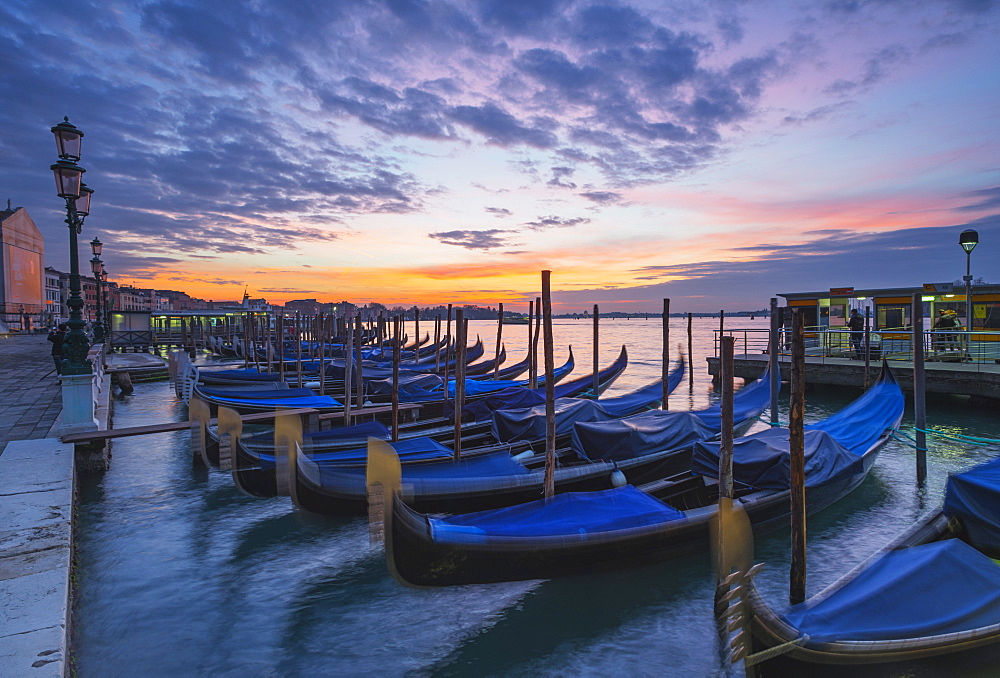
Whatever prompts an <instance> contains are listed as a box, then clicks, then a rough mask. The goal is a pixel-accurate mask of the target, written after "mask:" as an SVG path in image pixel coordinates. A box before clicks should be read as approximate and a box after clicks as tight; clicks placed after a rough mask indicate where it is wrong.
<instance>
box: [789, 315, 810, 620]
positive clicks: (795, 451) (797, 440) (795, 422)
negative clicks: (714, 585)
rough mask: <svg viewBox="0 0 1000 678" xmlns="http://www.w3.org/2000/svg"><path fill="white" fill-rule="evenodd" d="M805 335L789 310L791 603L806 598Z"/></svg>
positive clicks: (797, 317) (796, 318) (799, 323)
mask: <svg viewBox="0 0 1000 678" xmlns="http://www.w3.org/2000/svg"><path fill="white" fill-rule="evenodd" d="M805 368H806V350H805V335H804V332H803V327H802V311H801V310H800V309H795V310H794V311H793V312H792V369H791V403H790V404H789V407H788V429H789V431H788V453H789V464H788V465H789V476H790V481H791V504H792V506H791V527H792V565H791V570H790V572H789V575H790V576H789V586H788V599H789V602H791V604H792V605H795V604H797V603H801V602H802V601H803V600H805V599H806V471H805V431H804V426H803V424H804V418H805V405H806V394H805V382H806V378H805V371H806V370H805Z"/></svg>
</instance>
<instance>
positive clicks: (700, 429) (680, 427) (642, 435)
mask: <svg viewBox="0 0 1000 678" xmlns="http://www.w3.org/2000/svg"><path fill="white" fill-rule="evenodd" d="M769 399H770V389H769V387H768V383H767V373H766V372H765V376H764V377H761V378H760V379H758V380H756V381H754V382H752V383H750V384H747V385H746V386H745V387H744V388H741V389H740V390H739V391H737V392H736V394H735V396H734V397H733V420H734V421H735V422H736V423H739V422H741V421H743V420H745V419H748V418H750V417H755V416H757V415H759V414H760V412H761V411H762V410H763V409H764V407H765V406H766V405H767V403H768V401H769ZM721 428H722V413H721V408H720V406H719V405H714V406H712V407H709V408H707V409H704V410H698V411H696V412H669V411H666V412H665V411H663V410H653V411H650V412H643V413H642V414H636V415H633V416H631V417H628V418H625V419H619V420H611V421H594V422H580V423H578V424H577V425H576V426H575V427H574V429H573V443H572V446H573V451H574V452H576V454H577V456H579V457H580V458H582V459H592V460H597V459H602V460H604V461H621V460H623V459H634V458H636V457H642V456H645V455H647V454H652V453H654V452H660V451H663V450H671V449H680V448H682V447H689V446H691V445H693V444H694V443H695V442H697V441H699V440H708V439H709V438H711V437H712V436H714V435H718V434H719V431H720V430H721Z"/></svg>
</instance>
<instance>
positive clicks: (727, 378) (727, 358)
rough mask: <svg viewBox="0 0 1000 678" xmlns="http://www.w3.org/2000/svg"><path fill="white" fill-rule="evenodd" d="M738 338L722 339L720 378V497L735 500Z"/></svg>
mask: <svg viewBox="0 0 1000 678" xmlns="http://www.w3.org/2000/svg"><path fill="white" fill-rule="evenodd" d="M735 345H736V337H722V342H721V345H720V346H719V378H720V380H721V381H722V402H721V403H720V406H721V409H722V436H721V438H720V445H719V496H720V497H725V498H726V499H732V498H733V350H734V347H735Z"/></svg>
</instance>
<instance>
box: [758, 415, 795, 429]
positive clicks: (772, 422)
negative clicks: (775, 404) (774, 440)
mask: <svg viewBox="0 0 1000 678" xmlns="http://www.w3.org/2000/svg"><path fill="white" fill-rule="evenodd" d="M757 418H758V419H760V420H761V421H762V422H764V423H765V424H767V425H768V426H788V424H787V423H782V422H780V421H770V420H768V419H765V418H764V415H763V414H758V415H757Z"/></svg>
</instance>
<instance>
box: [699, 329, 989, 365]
mask: <svg viewBox="0 0 1000 678" xmlns="http://www.w3.org/2000/svg"><path fill="white" fill-rule="evenodd" d="M721 335H722V336H731V337H735V339H736V347H735V352H736V353H737V354H741V353H742V354H746V355H753V354H761V353H765V354H766V353H767V352H768V339H769V337H770V330H769V329H765V328H747V329H740V328H733V329H726V330H722V332H721ZM719 337H720V331H719V330H714V331H713V344H714V346H713V355H714V356H715V357H718V356H719ZM868 337H869V345H868V349H869V350H868V357H869V360H882V359H883V358H885V359H887V360H903V361H910V362H912V361H913V331H912V330H910V329H909V328H888V329H879V330H869V333H868ZM922 341H923V347H924V362H928V363H932V362H940V363H956V364H968V365H971V366H973V368H974V369H975V370H979V369H981V368H983V367H985V366H998V365H1000V331H996V330H989V331H984V330H977V331H974V332H968V331H959V330H927V331H924V332H923V336H922ZM805 345H806V357H807V358H819V359H820V361H821V362H825V361H826V360H827V359H841V360H864V358H865V348H866V344H865V340H864V333H863V332H858V333H855V332H851V331H850V330H847V329H841V328H835V329H830V328H821V327H809V328H806V330H805ZM789 347H790V335H789V331H788V330H787V329H782V330H780V333H779V335H778V354H779V355H781V356H784V355H789V354H790V348H789Z"/></svg>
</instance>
